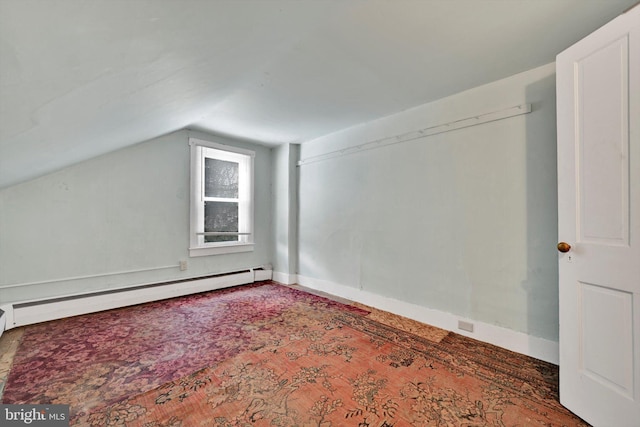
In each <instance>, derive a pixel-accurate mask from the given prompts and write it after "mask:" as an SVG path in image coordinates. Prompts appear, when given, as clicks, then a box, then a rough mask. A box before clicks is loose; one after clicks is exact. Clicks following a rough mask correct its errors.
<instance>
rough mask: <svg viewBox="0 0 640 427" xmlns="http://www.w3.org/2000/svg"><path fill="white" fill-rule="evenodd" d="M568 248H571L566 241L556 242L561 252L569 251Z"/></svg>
mask: <svg viewBox="0 0 640 427" xmlns="http://www.w3.org/2000/svg"><path fill="white" fill-rule="evenodd" d="M569 249H571V245H570V244H568V243H566V242H560V243H558V250H559V251H560V252H562V253H564V252H569Z"/></svg>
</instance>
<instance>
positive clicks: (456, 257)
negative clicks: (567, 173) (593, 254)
mask: <svg viewBox="0 0 640 427" xmlns="http://www.w3.org/2000/svg"><path fill="white" fill-rule="evenodd" d="M554 72H555V70H554V64H548V65H546V66H543V67H540V68H537V69H534V70H530V71H527V72H525V73H522V74H519V75H516V76H513V77H510V78H507V79H504V80H500V81H497V82H494V83H491V84H488V85H485V86H481V87H477V88H474V89H472V90H469V91H466V92H463V93H460V94H457V95H454V96H451V97H448V98H445V99H442V100H439V101H436V102H433V103H430V104H426V105H422V106H420V107H417V108H414V109H411V110H407V111H405V112H402V113H399V114H396V115H393V116H389V117H386V118H382V119H379V120H376V121H373V122H369V123H365V124H362V125H359V126H356V127H354V128H350V129H347V130H344V131H341V132H338V133H335V134H332V135H329V136H326V137H323V138H320V139H317V140H314V141H310V142H308V143H305V144H303V145H302V147H301V153H300V157H301V159H303V160H304V159H306V158H308V157H311V156H315V155H319V154H323V153H328V152H331V151H334V150H337V149H341V148H346V147H350V146H355V145H359V144H362V143H365V142H368V141H373V140H377V139H380V138H385V137H390V136H394V135H399V134H403V133H406V132H410V131H415V130H418V129H422V128H425V127H428V126H432V125H438V124H442V123H446V122H450V121H455V120H459V119H464V118H467V117H473V116H475V115H478V114H483V113H487V112H492V111H496V110H501V109H504V108H508V107H512V106H516V105H519V104H523V103H531V104H532V108H533V111H532V112H531V113H530V114H526V115H521V116H517V117H513V118H508V119H504V120H500V121H495V122H491V123H486V124H482V125H478V126H473V127H468V128H464V129H460V130H455V131H451V132H446V133H443V134H439V135H434V136H429V137H425V138H422V139H418V140H414V141H410V142H405V143H401V144H396V145H392V146H387V147H383V148H379V149H374V150H368V151H363V152H360V153H356V154H352V155H347V156H343V157H339V158H334V159H329V160H325V161H321V162H317V163H311V164H308V165H303V166H301V167H300V178H299V179H300V182H299V185H300V200H299V204H300V207H299V210H300V214H299V219H298V220H299V273H300V275H301V276H303V277H307V278H311V279H314V281H315V282H316V283H322V282H323V281H324V282H326V283H331V284H337V285H339V286H347V287H351V288H354V289H359V290H362V291H363V292H365V293H368V294H371V293H373V294H376V295H381V296H385V297H390V298H394V299H396V300H400V301H404V302H408V303H411V304H414V305H418V306H421V307H425V309H426V308H429V309H435V310H439V311H442V312H446V313H452V314H455V315H459V316H461V317H464V318H468V319H475V320H478V321H480V322H484V323H486V324H490V325H496V326H500V327H504V328H508V329H510V330H513V331H517V332H522V333H525V334H527V335H529V336H534V337H541V338H544V339H547V340H552V341H557V339H558V297H557V291H558V289H557V288H558V279H557V261H556V256H557V255H556V251H555V249H554V247H555V243H556V238H557V237H556V236H557V201H556V142H555V132H556V128H555V74H554ZM425 84H429V82H425Z"/></svg>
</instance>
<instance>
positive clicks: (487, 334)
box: [274, 273, 559, 365]
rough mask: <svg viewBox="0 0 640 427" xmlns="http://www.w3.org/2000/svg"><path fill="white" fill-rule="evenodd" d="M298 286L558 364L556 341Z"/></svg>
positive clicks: (325, 285) (355, 292) (351, 291)
mask: <svg viewBox="0 0 640 427" xmlns="http://www.w3.org/2000/svg"><path fill="white" fill-rule="evenodd" d="M275 277H276V276H275V273H274V280H276V279H275ZM283 283H284V282H283ZM297 283H298V284H300V285H301V286H306V287H308V288H311V289H315V290H318V291H323V292H326V293H329V294H332V295H335V296H338V297H341V298H346V299H348V300H351V301H355V302H359V303H361V304H366V305H368V306H371V307H375V308H377V309H380V310H385V311H388V312H390V313H394V314H398V315H400V316H404V317H408V318H410V319H413V320H417V321H419V322H422V323H426V324H429V325H433V326H436V327H438V328H442V329H446V330H448V331H452V332H455V333H457V334H460V335H464V336H467V337H470V338H473V339H477V340H479V341H483V342H486V343H489V344H493V345H496V346H498V347H502V348H506V349H508V350H511V351H515V352H517V353H521V354H524V355H527V356H530V357H535V358H536V359H541V360H544V361H546V362H549V363H553V364H556V365H557V364H558V363H559V347H558V343H557V342H556V341H551V340H547V339H544V338H538V337H534V336H531V335H527V334H525V333H522V332H517V331H514V330H511V329H507V328H502V327H500V326H495V325H491V324H489V323H484V322H480V321H477V320H474V319H469V318H465V317H462V316H457V315H455V314H452V313H447V312H444V311H439V310H434V309H430V308H426V307H422V306H419V305H416V304H411V303H408V302H404V301H400V300H396V299H393V298H389V297H385V296H382V295H377V294H374V293H372V292H368V291H363V290H360V289H357V288H353V287H351V286H345V285H341V284H338V283H334V282H330V281H327V280H321V279H315V278H312V277H307V276H302V275H297ZM460 320H462V321H464V322H469V323H472V324H473V330H474V331H473V332H467V331H463V330H461V329H458V321H460Z"/></svg>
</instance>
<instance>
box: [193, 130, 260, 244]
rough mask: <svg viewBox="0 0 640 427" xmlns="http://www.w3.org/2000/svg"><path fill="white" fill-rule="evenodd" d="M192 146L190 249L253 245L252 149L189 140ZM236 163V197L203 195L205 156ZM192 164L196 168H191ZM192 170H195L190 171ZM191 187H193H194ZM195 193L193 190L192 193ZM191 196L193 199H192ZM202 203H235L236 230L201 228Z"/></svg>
mask: <svg viewBox="0 0 640 427" xmlns="http://www.w3.org/2000/svg"><path fill="white" fill-rule="evenodd" d="M190 144H191V146H192V180H194V182H192V214H191V246H190V249H198V248H210V247H225V246H232V245H252V244H253V230H252V228H253V161H254V155H255V154H254V152H252V151H249V150H243V149H239V148H236V147H231V146H226V145H221V144H216V143H211V142H208V141H202V140H196V139H195V138H191V139H190ZM206 158H213V159H217V160H223V161H229V162H234V163H238V165H239V166H238V167H239V170H238V198H225V197H206V196H205V159H206ZM194 165H196V167H195V168H194ZM194 169H195V170H194ZM194 187H195V188H194ZM194 192H195V193H194ZM194 196H195V200H194V199H193V198H194ZM205 202H228V203H237V204H238V231H237V232H235V231H234V232H226V231H225V232H222V231H209V232H205V231H204V226H205V212H204V207H205ZM216 235H218V236H223V235H226V236H238V239H237V240H233V241H220V242H206V241H205V236H216Z"/></svg>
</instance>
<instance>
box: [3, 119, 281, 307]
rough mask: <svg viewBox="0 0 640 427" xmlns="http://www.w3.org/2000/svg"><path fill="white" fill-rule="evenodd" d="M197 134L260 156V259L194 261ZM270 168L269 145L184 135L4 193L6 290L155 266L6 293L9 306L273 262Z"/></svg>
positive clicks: (257, 254) (257, 200)
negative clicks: (184, 265) (183, 264)
mask: <svg viewBox="0 0 640 427" xmlns="http://www.w3.org/2000/svg"><path fill="white" fill-rule="evenodd" d="M190 136H195V137H197V138H200V139H205V140H212V141H218V142H221V143H225V144H230V145H236V146H240V147H245V148H249V149H251V150H255V151H256V159H255V195H256V196H255V230H256V236H255V242H256V245H255V250H254V251H253V252H247V253H238V254H228V255H217V256H208V257H196V258H189V257H188V246H189V235H188V233H189V179H190V178H189V145H188V138H189V137H190ZM88 143H89V142H88ZM270 170H271V150H270V149H269V148H267V147H263V146H259V145H254V144H248V143H244V142H239V141H233V140H228V139H225V138H220V137H214V136H210V135H207V134H204V133H201V132H193V131H179V132H175V133H172V134H170V135H166V136H164V137H161V138H157V139H154V140H151V141H147V142H144V143H140V144H137V145H135V146H132V147H129V148H126V149H122V150H119V151H116V152H113V153H110V154H107V155H104V156H101V157H98V158H95V159H92V160H89V161H86V162H83V163H80V164H77V165H74V166H71V167H69V168H66V169H64V170H61V171H59V172H56V173H53V174H50V175H47V176H44V177H41V178H38V179H35V180H32V181H28V182H24V183H22V184H18V185H15V186H12V187H8V188H5V189H3V190H0V287H2V286H3V285H12V284H20V283H30V282H40V281H52V280H58V279H66V278H73V277H79V276H80V277H81V276H88V275H96V274H105V273H107V274H110V273H117V272H123V271H131V270H139V269H151V270H150V271H145V272H140V273H129V274H116V275H110V276H105V277H98V278H90V279H81V280H64V281H60V282H53V283H43V284H38V285H32V286H24V287H17V288H8V289H6V288H5V289H1V288H0V303H6V302H13V301H24V300H31V299H38V298H43V297H52V296H60V295H68V294H75V293H83V292H87V291H93V290H102V289H109V288H112V287H122V286H126V285H135V284H142V283H153V282H162V281H168V280H175V279H183V278H188V277H197V276H202V275H207V274H215V273H220V272H227V271H232V270H237V269H243V268H247V267H255V266H260V265H263V264H267V263H269V262H271V258H272V247H273V243H272V234H271V232H270V228H271V214H272V209H271V172H270ZM181 260H187V261H188V269H187V270H186V271H180V270H179V268H178V263H179V261H181ZM165 266H169V268H160V269H158V268H159V267H165ZM171 266H172V267H171Z"/></svg>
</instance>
